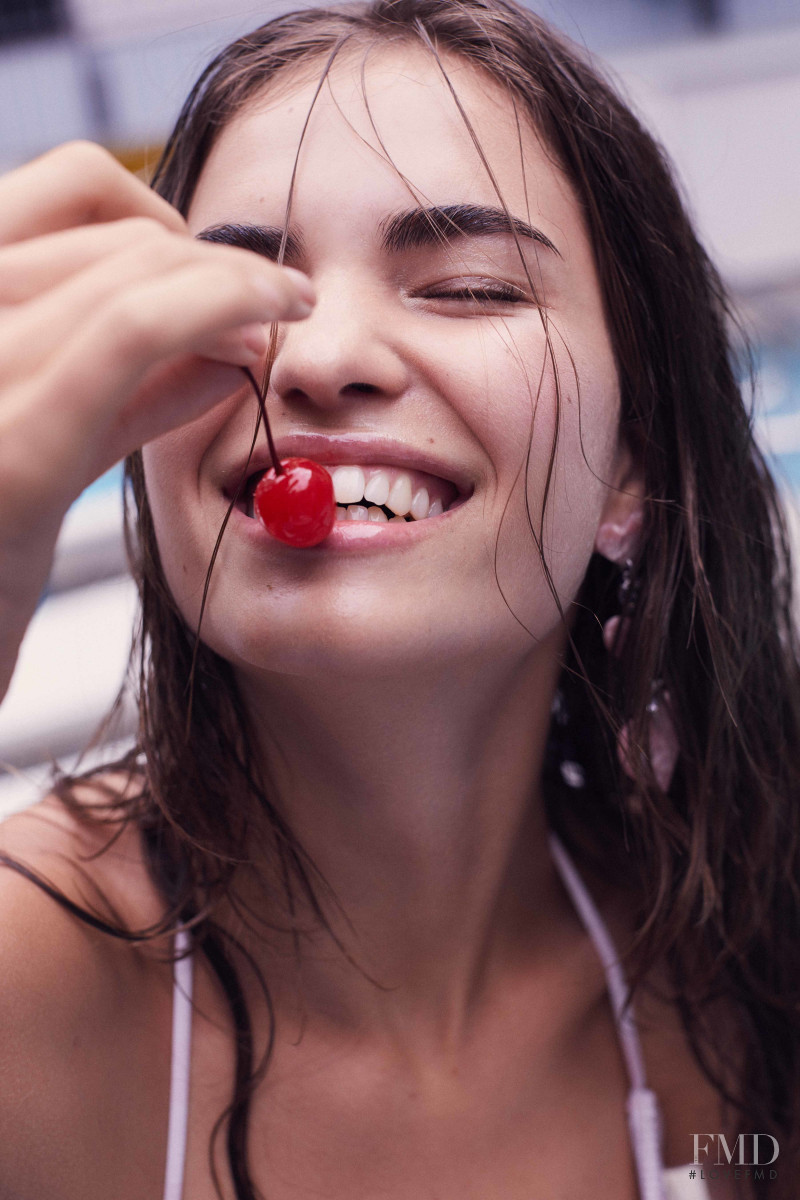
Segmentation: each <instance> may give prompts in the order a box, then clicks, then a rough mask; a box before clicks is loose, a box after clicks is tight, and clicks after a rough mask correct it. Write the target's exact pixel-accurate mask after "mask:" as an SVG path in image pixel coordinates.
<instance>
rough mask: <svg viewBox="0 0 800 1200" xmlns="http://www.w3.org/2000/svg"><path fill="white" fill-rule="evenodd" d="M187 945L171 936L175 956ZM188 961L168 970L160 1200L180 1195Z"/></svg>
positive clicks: (188, 1047)
mask: <svg viewBox="0 0 800 1200" xmlns="http://www.w3.org/2000/svg"><path fill="white" fill-rule="evenodd" d="M190 945H191V942H190V940H189V934H188V933H187V932H186V930H185V929H179V930H178V931H177V932H176V934H175V953H176V954H185V952H186V951H187V950H188V949H189V947H190ZM192 961H193V960H192V956H191V954H189V955H187V956H186V957H185V958H179V959H176V960H175V963H174V964H173V968H172V970H173V988H172V1067H171V1074H170V1089H169V1125H168V1131H167V1167H166V1172H165V1175H164V1200H181V1196H182V1194H183V1172H184V1165H185V1162H186V1132H187V1126H188V1120H189V1071H190V1066H191V1060H192V976H193V970H192Z"/></svg>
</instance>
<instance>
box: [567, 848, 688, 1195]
mask: <svg viewBox="0 0 800 1200" xmlns="http://www.w3.org/2000/svg"><path fill="white" fill-rule="evenodd" d="M549 837H550V850H551V853H552V856H553V861H554V862H555V864H556V867H557V868H558V871H559V874H560V875H561V878H562V880H563V883H564V886H565V888H566V889H567V891H568V892H569V895H570V897H571V899H572V902H573V904H574V905H575V908H576V910H577V912H578V916H579V917H580V918H581V920H582V922H583V924H584V926H585V928H586V932H587V933H588V934H589V937H590V938H591V939H592V942H593V943H594V947H595V949H596V951H597V953H598V955H599V957H600V961H601V962H602V964H603V970H604V971H605V976H606V986H607V987H608V994H609V997H610V999H611V1009H612V1012H613V1014H614V1021H615V1022H616V1026H617V1031H618V1033H619V1039H620V1045H621V1047H622V1054H623V1057H624V1059H625V1065H626V1067H627V1071H628V1078H629V1079H630V1082H631V1087H630V1091H629V1093H628V1100H627V1104H626V1110H627V1115H628V1128H629V1130H630V1135H631V1143H632V1146H633V1156H634V1159H635V1161H636V1172H637V1175H638V1179H639V1194H640V1197H641V1200H665V1194H666V1193H665V1190H664V1181H663V1171H664V1164H663V1159H662V1151H661V1142H662V1130H661V1115H660V1113H659V1110H658V1100H657V1099H656V1095H655V1092H653V1091H651V1090H650V1088H648V1086H647V1081H646V1078H645V1071H644V1060H643V1058H642V1047H641V1043H640V1041H639V1033H638V1030H637V1028H636V1021H635V1014H634V1011H633V1005H628V1007H627V1008H625V1000H626V999H627V995H628V988H627V985H626V983H625V976H624V975H623V973H622V967H621V966H620V962H619V958H618V956H617V952H616V949H615V946H614V942H613V940H612V938H611V934H610V933H609V931H608V927H607V925H606V923H605V921H604V920H603V918H602V917H601V916H600V913H599V911H598V908H597V906H596V904H595V902H594V900H593V899H592V897H591V895H590V893H589V891H588V889H587V887H586V885H585V884H584V882H583V880H582V879H581V877H580V875H579V874H578V871H577V869H576V867H575V864H574V863H573V862H572V859H571V858H570V857H569V855H568V854H567V851H566V850H565V848H564V846H563V845H562V843H561V840H560V839H559V837H558V836H557V834H555V833H552V832H551V833H550V835H549Z"/></svg>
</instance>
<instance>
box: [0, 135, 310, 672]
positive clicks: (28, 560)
mask: <svg viewBox="0 0 800 1200" xmlns="http://www.w3.org/2000/svg"><path fill="white" fill-rule="evenodd" d="M312 302H313V296H312V293H311V290H310V284H308V281H307V280H305V279H304V277H303V276H301V275H299V273H297V272H293V271H290V270H286V269H283V268H280V267H277V266H276V265H275V264H273V263H271V262H268V261H267V260H265V259H263V258H261V257H259V256H257V255H255V254H251V253H250V252H249V251H246V250H240V249H236V248H234V247H227V246H218V245H212V244H208V243H203V242H198V241H196V240H195V239H194V238H192V237H191V236H190V234H189V233H188V230H187V228H186V224H185V222H184V220H183V218H182V217H181V216H180V215H179V214H178V213H177V212H176V211H175V210H174V209H173V208H172V207H171V206H170V205H169V204H167V203H166V202H165V201H164V200H162V199H161V198H160V197H158V196H156V195H155V194H154V193H153V192H151V191H150V190H149V189H148V188H147V187H145V185H144V184H143V183H141V182H140V181H139V180H137V179H136V178H134V177H133V176H132V175H131V174H130V173H129V172H127V171H126V170H124V168H123V167H121V166H120V165H119V164H118V163H117V162H116V161H115V160H114V159H113V158H112V157H111V155H109V154H107V153H106V151H104V150H102V149H100V147H97V146H93V145H91V144H89V143H73V144H70V145H67V146H63V147H61V148H59V149H57V150H54V151H51V152H50V153H48V154H45V155H44V156H43V157H42V158H39V159H37V160H36V161H35V162H33V163H30V164H29V165H28V166H25V167H22V168H20V169H19V170H17V171H14V172H12V173H11V174H10V175H8V176H6V177H5V178H4V179H2V180H0V696H2V695H3V694H4V692H5V689H6V687H7V684H8V681H9V680H10V677H11V672H12V671H13V665H14V661H15V660H16V652H17V649H18V646H19V642H20V640H21V638H22V634H23V633H24V630H25V627H26V625H27V623H28V620H29V619H30V615H31V614H32V612H33V610H34V608H35V606H36V602H37V600H38V597H39V595H40V593H41V589H42V588H43V586H44V584H45V582H46V579H47V575H48V572H49V569H50V563H51V561H52V554H53V549H54V546H55V541H56V537H57V535H58V530H59V527H60V524H61V520H62V518H63V516H64V514H65V512H66V510H67V508H68V507H69V505H70V504H71V503H72V501H73V500H74V499H75V498H76V497H77V496H78V495H79V493H80V492H81V490H82V489H83V488H84V487H85V486H86V485H87V484H88V483H90V482H91V481H92V480H93V479H95V478H97V477H98V476H99V475H101V474H102V473H103V471H105V470H106V469H107V468H108V467H110V466H111V465H112V464H113V463H114V462H116V461H117V460H118V459H119V458H121V457H122V456H123V455H125V454H127V453H129V452H130V451H132V450H134V449H136V448H137V447H139V446H141V445H143V444H144V443H145V442H147V441H149V440H151V439H152V438H154V437H157V436H158V435H159V434H161V433H164V432H166V431H167V430H169V429H172V428H175V427H176V426H179V425H182V424H184V423H185V422H187V421H190V420H192V419H193V418H195V417H197V416H200V415H201V414H202V413H203V412H205V411H207V410H208V409H209V408H211V407H212V406H213V405H214V404H216V403H219V401H220V400H222V399H223V398H224V397H225V396H226V395H229V394H230V392H231V391H232V389H233V388H234V387H235V386H236V385H237V380H236V374H234V372H233V371H232V370H231V367H232V366H243V365H246V366H251V367H252V366H254V365H255V364H256V363H257V362H258V361H259V359H260V357H261V356H262V355H263V354H264V352H265V349H266V330H265V328H264V325H265V323H268V322H270V321H272V320H293V319H298V318H301V317H303V316H306V315H307V314H308V312H309V311H310V307H311V303H312ZM237 374H238V372H237Z"/></svg>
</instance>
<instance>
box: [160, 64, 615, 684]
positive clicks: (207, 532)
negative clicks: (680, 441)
mask: <svg viewBox="0 0 800 1200" xmlns="http://www.w3.org/2000/svg"><path fill="white" fill-rule="evenodd" d="M445 65H446V67H447V71H448V74H449V78H450V80H451V81H452V84H453V85H454V87H455V89H456V92H457V94H458V97H459V100H460V102H461V104H462V105H463V108H464V110H465V112H466V114H467V117H468V119H469V121H470V123H471V125H472V128H473V130H474V133H475V134H476V136H477V140H478V142H479V144H480V146H481V148H482V150H483V153H484V155H485V158H486V160H487V163H488V167H489V168H490V171H491V174H490V171H489V170H487V166H486V165H485V164H484V163H482V161H481V158H480V155H479V152H478V150H477V149H476V146H475V143H474V141H473V138H472V136H471V134H470V132H469V130H468V128H467V127H466V125H465V122H464V120H463V118H462V116H461V115H460V113H459V111H458V108H457V106H456V103H455V102H454V99H453V95H452V93H451V91H450V89H449V87H448V85H447V83H446V82H445V80H444V78H443V76H442V73H441V71H440V69H439V67H438V66H437V65H436V63H435V62H434V61H432V59H431V58H430V56H429V55H428V54H427V53H425V52H424V51H423V50H421V49H416V48H409V47H408V46H401V47H394V48H391V47H390V48H381V49H378V50H375V51H373V52H372V53H371V54H370V55H369V57H368V60H367V65H366V70H365V72H364V75H363V79H362V58H361V57H360V56H358V57H356V56H354V57H351V58H347V59H343V60H341V61H340V62H338V63H337V64H336V65H335V66H334V68H333V70H332V71H331V73H330V75H329V78H328V82H327V83H326V85H325V86H324V87H323V88H322V90H321V92H320V94H319V96H318V98H317V100H316V103H315V104H314V108H313V112H312V115H311V118H310V121H309V124H308V128H307V130H306V133H305V137H304V140H303V144H302V149H301V151H300V154H299V159H298V161H297V174H296V182H295V188H294V195H293V198H292V206H291V218H290V238H289V242H288V247H287V255H286V262H287V264H288V265H292V266H296V267H298V268H300V269H301V270H303V271H304V272H306V273H307V274H308V275H309V276H310V277H311V279H312V280H313V283H314V285H315V288H316V292H317V297H318V302H317V306H316V308H315V310H314V312H313V314H312V315H311V317H310V318H308V320H305V321H302V322H299V323H297V324H292V325H285V326H283V327H282V328H281V331H280V339H279V349H278V355H277V359H276V362H275V367H274V370H273V374H272V383H271V389H270V394H269V395H268V397H267V409H268V411H269V414H270V418H271V423H272V427H273V431H274V434H275V437H276V440H277V442H278V450H279V453H280V454H281V455H282V456H286V455H288V454H300V455H306V456H308V457H313V458H317V459H318V460H319V461H322V462H324V463H325V464H326V465H328V466H330V467H331V468H333V467H334V466H340V467H348V466H350V467H360V468H361V470H363V471H364V479H365V482H366V483H367V484H368V483H369V481H370V480H371V479H372V481H373V485H374V487H375V488H377V489H378V490H377V491H376V492H375V493H374V494H375V495H378V496H379V497H380V483H381V480H380V477H379V478H378V479H377V480H376V479H375V476H376V475H379V472H380V471H381V470H383V471H384V472H385V473H387V474H388V482H389V483H390V485H391V486H392V487H393V488H396V487H397V484H398V480H399V481H400V483H399V490H397V491H395V493H394V495H395V498H396V499H397V497H398V496H399V499H397V506H398V507H402V506H403V504H402V497H403V493H404V492H405V491H406V487H407V484H408V485H410V488H411V492H412V495H416V494H417V493H418V492H419V491H420V490H421V489H422V488H423V487H426V490H427V492H428V498H429V500H430V501H432V500H433V499H435V498H436V497H439V498H440V499H441V501H442V502H443V503H444V504H445V506H448V505H450V504H451V502H452V501H453V500H454V499H455V504H453V505H451V506H450V507H448V508H447V511H445V512H444V514H443V515H439V516H437V515H435V511H436V510H435V509H434V515H432V516H429V517H427V518H424V519H421V520H415V521H413V522H410V523H409V522H406V523H400V522H391V523H389V522H387V523H380V524H377V523H376V525H375V529H377V530H378V533H377V534H376V536H374V537H372V536H368V535H367V534H364V533H363V526H357V525H356V524H355V523H353V524H352V525H351V523H350V522H349V521H348V522H347V523H346V527H340V526H337V527H336V528H337V532H335V533H334V535H333V536H332V537H331V538H330V539H329V540H328V541H326V542H323V543H321V544H320V545H318V546H316V547H313V548H310V549H305V550H298V549H294V548H291V547H289V546H286V545H283V544H282V543H280V542H277V541H275V540H273V539H272V538H270V537H269V536H268V535H267V534H266V533H265V532H264V530H262V528H261V527H260V525H259V523H258V522H257V521H255V520H253V519H252V518H250V517H249V516H248V515H247V513H246V512H245V511H243V510H242V509H241V508H240V509H237V510H236V511H235V512H234V514H233V518H232V520H231V522H230V524H229V526H228V528H227V530H226V533H225V536H224V539H223V543H222V547H221V551H220V555H219V558H218V560H217V564H216V567H215V570H214V577H213V583H212V588H211V592H210V597H209V606H208V608H207V610H206V614H205V616H204V622H203V637H204V640H205V641H207V642H208V643H209V644H210V645H211V646H212V647H213V648H214V649H215V650H217V651H218V652H219V653H220V654H222V655H223V656H224V657H225V658H227V659H229V660H230V661H231V662H233V663H234V664H235V665H237V666H238V667H239V668H241V669H243V670H245V671H248V672H253V671H261V670H268V671H277V672H287V673H290V674H297V675H304V674H313V673H315V672H318V671H323V672H328V671H330V670H336V671H338V672H340V673H341V674H344V675H357V674H358V673H359V672H361V671H362V670H366V671H371V672H376V671H377V672H381V671H385V672H386V673H390V672H392V671H396V670H398V669H403V668H406V667H407V668H410V669H416V670H420V669H421V668H422V667H423V666H425V665H427V666H430V665H431V664H441V665H444V664H445V663H446V662H447V661H450V660H456V659H459V658H460V659H462V660H466V659H469V660H471V661H473V662H479V661H481V660H485V661H486V662H487V663H489V662H491V663H493V664H495V665H498V664H502V663H512V662H513V661H514V660H517V661H519V660H520V659H521V658H522V657H524V656H526V655H527V654H529V653H530V652H531V651H534V650H536V648H537V647H539V649H541V645H542V643H543V642H544V643H545V644H548V643H552V645H553V646H556V645H558V644H560V641H561V639H562V637H563V630H562V627H561V621H560V618H559V615H558V612H557V609H556V605H555V603H554V600H553V597H552V595H551V593H550V590H549V587H548V584H547V581H546V578H545V574H544V572H543V570H542V566H541V563H540V558H539V553H538V550H537V548H536V545H535V541H534V537H533V535H532V533H531V527H530V524H529V519H530V521H532V523H533V527H534V529H535V530H536V531H537V533H538V530H539V524H540V519H541V515H542V502H543V496H544V491H545V484H546V479H547V475H548V470H549V466H550V458H551V451H552V447H553V440H554V435H555V429H556V409H557V400H556V373H557V375H558V379H559V381H560V388H561V405H560V427H559V435H558V445H557V453H556V457H555V464H554V465H555V469H554V474H553V476H552V480H551V486H550V496H549V499H548V502H547V506H546V513H545V518H544V551H545V556H546V559H547V562H548V564H549V566H550V569H551V571H552V575H553V578H554V581H555V585H556V588H557V590H558V593H559V597H560V599H561V601H562V603H563V604H565V605H567V604H568V603H569V601H570V600H571V599H572V598H573V597H574V596H575V594H576V592H577V590H578V587H579V585H580V582H581V579H582V577H583V575H584V572H585V570H586V567H587V564H588V560H589V557H590V555H591V553H592V548H593V542H594V537H595V532H596V530H597V526H598V523H599V522H600V520H601V516H602V514H603V509H604V505H605V504H606V502H607V501H608V500H609V497H610V496H613V493H612V492H610V491H609V486H608V485H612V486H613V485H615V484H618V483H619V482H621V479H622V473H623V471H624V468H625V464H626V455H625V452H624V450H623V449H622V448H621V447H620V446H619V445H618V438H617V425H618V420H617V415H618V394H617V379H616V373H615V367H614V362H613V358H612V353H611V348H610V344H609V337H608V332H607V328H606V324H605V320H604V314H603V309H602V304H601V299H600V291H599V287H598V281H597V276H596V272H595V266H594V262H593V256H592V252H591V246H590V244H589V241H588V238H587V234H586V231H585V229H584V226H583V222H582V218H581V213H580V209H579V206H578V203H577V201H576V199H575V197H574V195H573V192H572V190H571V188H570V186H569V184H568V182H567V181H566V179H565V177H564V176H563V174H562V173H561V171H560V170H559V169H558V167H557V166H556V165H555V164H554V162H553V160H552V157H551V156H550V155H549V153H548V151H547V149H546V147H545V146H543V145H542V143H541V142H540V140H539V139H538V137H537V136H536V134H535V132H534V131H533V130H532V129H531V128H530V127H529V126H528V124H527V123H526V122H525V121H521V123H520V125H519V126H518V123H517V120H516V117H515V113H514V109H513V106H512V104H511V102H510V100H509V99H508V98H507V97H506V96H505V95H504V94H503V92H502V91H501V90H500V88H499V87H498V86H497V85H495V84H494V83H493V82H492V81H490V80H489V79H487V78H485V77H483V76H482V75H479V74H477V73H476V72H475V70H474V68H472V67H471V66H470V65H468V64H465V63H463V62H461V61H460V60H452V59H446V60H445ZM362 83H363V85H365V89H366V102H365V91H364V87H363V86H362ZM316 86H317V79H316V78H314V79H310V78H309V73H308V71H307V70H306V73H305V74H304V76H303V77H302V78H297V79H295V80H291V79H289V80H287V79H282V80H281V81H280V82H279V84H278V85H277V86H275V87H274V88H273V89H272V91H268V92H267V93H266V94H265V95H264V97H263V98H262V99H260V100H259V101H258V102H256V103H253V104H252V105H251V106H250V107H248V108H247V109H246V110H245V111H244V112H242V113H241V114H240V115H239V116H238V117H237V118H236V119H235V120H234V121H233V122H232V123H231V124H230V125H229V126H227V128H226V129H225V130H224V131H223V133H222V134H221V136H220V138H219V140H218V141H217V143H216V145H215V147H214V149H213V151H212V153H211V155H210V158H209V160H208V162H207V164H206V166H205V168H204V170H203V173H202V176H201V178H200V181H199V185H198V187H197V191H196V193H195V196H194V200H193V202H192V206H191V210H190V213H189V225H190V228H191V230H192V231H193V232H194V233H196V234H199V233H201V232H202V231H204V230H208V229H210V228H214V227H219V226H238V227H244V226H247V227H259V228H266V229H267V230H268V231H274V230H278V231H280V230H281V228H282V227H283V224H284V217H285V212H286V203H287V196H288V193H289V185H290V179H291V176H292V171H293V169H294V167H295V160H296V157H297V150H298V145H299V143H300V139H301V132H302V129H303V125H304V122H305V121H306V118H307V115H308V112H309V109H310V107H311V104H312V99H313V95H314V91H315V89H316ZM500 197H502V200H501V199H500ZM504 205H505V206H506V208H507V211H508V213H510V214H511V216H512V217H513V219H514V221H515V222H516V228H517V232H518V240H517V241H515V239H514V236H513V235H512V232H511V231H510V230H509V229H508V227H507V219H506V216H505V215H504V211H503V206H504ZM441 210H446V211H445V213H444V215H442V212H441ZM426 213H427V214H428V215H427V216H426ZM431 218H432V219H431ZM239 236H241V235H240V234H231V237H232V238H233V239H235V238H236V237H239ZM261 236H262V240H264V242H265V244H266V245H269V244H270V240H271V239H272V241H274V240H275V235H274V233H272V232H268V233H267V234H266V235H261ZM520 250H521V252H522V255H523V256H524V263H523V261H522V259H521V256H520ZM526 266H527V272H526ZM528 274H529V275H530V278H531V279H532V281H533V283H534V286H535V289H536V292H537V293H538V300H539V301H541V306H540V304H539V303H537V297H536V296H534V294H533V291H532V289H531V286H530V283H529V280H528V277H527V276H528ZM548 330H549V333H550V340H551V344H552V347H553V352H554V356H555V367H554V365H553V362H552V361H551V358H550V356H549V355H548V353H547V349H546V343H547V331H548ZM231 378H232V385H233V387H234V388H235V389H236V390H235V392H234V393H233V394H232V395H231V396H230V398H229V399H228V400H227V401H225V402H223V403H222V404H221V405H219V406H218V407H217V408H216V409H214V410H213V411H212V412H211V413H209V414H208V415H206V416H204V417H203V418H201V419H200V420H197V421H195V422H194V423H193V424H191V425H188V426H186V427H184V428H183V429H180V430H178V431H176V432H174V433H171V434H169V435H167V436H165V437H162V438H160V439H159V440H157V441H155V442H153V443H151V444H150V445H149V446H147V447H146V449H145V469H146V478H147V487H148V493H149V496H150V502H151V506H152V511H153V517H154V520H155V527H156V533H157V538H158V543H159V547H160V550H161V556H162V562H163V566H164V570H165V572H166V576H167V580H168V582H169V585H170V587H171V589H172V591H173V594H174V596H175V598H176V600H177V602H178V604H179V606H180V607H181V610H182V611H183V612H184V614H185V616H186V617H187V619H188V621H189V622H190V623H191V624H193V625H196V622H197V617H198V613H199V608H200V599H201V595H202V589H203V581H204V577H205V573H206V569H207V566H208V563H209V560H210V557H211V553H212V550H213V547H214V542H215V539H216V536H217V533H218V531H219V528H220V525H221V524H222V520H223V518H224V515H225V511H226V508H227V505H228V497H229V495H230V494H231V493H232V491H233V488H234V486H235V483H236V480H237V479H238V477H239V474H240V472H241V470H242V468H243V466H244V462H245V460H246V457H247V452H248V449H249V445H250V440H251V436H252V431H253V427H254V423H255V416H256V410H255V402H254V398H253V395H252V392H251V391H250V389H249V388H248V387H247V386H246V384H245V381H244V377H242V380H241V384H237V382H236V377H235V375H234V374H233V372H232V375H231ZM579 389H580V403H579V399H578V397H579ZM579 417H580V420H579ZM268 463H269V459H268V457H267V454H266V440H265V439H264V437H263V434H262V435H261V437H260V440H259V445H258V447H257V451H256V457H254V460H253V463H252V466H251V469H253V470H254V469H255V468H256V467H260V468H261V469H264V468H265V467H266V466H267V465H268ZM349 477H350V478H349V482H350V483H351V484H352V483H353V482H354V481H355V486H356V488H357V487H358V483H359V476H358V474H357V473H354V472H353V471H351V472H349ZM344 480H345V482H347V481H348V473H345V476H344ZM340 482H341V477H340ZM385 483H386V478H385V475H384V477H383V484H384V485H385ZM406 494H407V493H406ZM420 506H422V507H424V501H423V500H419V502H418V506H417V511H420ZM372 532H373V529H372V528H371V527H370V528H369V529H368V534H369V533H372ZM496 551H497V553H496ZM498 580H499V583H500V585H501V587H502V594H501V589H500V587H498ZM506 602H507V603H506ZM509 605H510V608H511V609H512V610H513V614H514V615H512V612H510V611H509ZM520 622H522V623H524V625H525V626H526V627H527V629H528V630H529V631H530V633H532V634H533V635H534V637H533V639H532V638H531V636H530V633H528V632H526V631H525V629H523V628H522V625H521V624H520Z"/></svg>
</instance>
